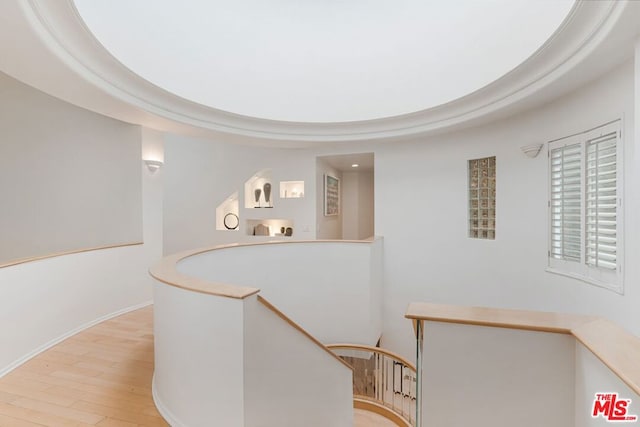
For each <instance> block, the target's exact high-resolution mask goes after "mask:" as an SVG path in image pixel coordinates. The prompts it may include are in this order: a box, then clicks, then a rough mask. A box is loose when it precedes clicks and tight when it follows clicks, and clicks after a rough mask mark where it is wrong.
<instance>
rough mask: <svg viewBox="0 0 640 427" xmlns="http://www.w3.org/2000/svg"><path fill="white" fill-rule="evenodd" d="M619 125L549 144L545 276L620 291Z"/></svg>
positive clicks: (597, 129)
mask: <svg viewBox="0 0 640 427" xmlns="http://www.w3.org/2000/svg"><path fill="white" fill-rule="evenodd" d="M620 138H621V134H620V121H615V122H611V123H609V124H607V125H604V126H601V127H598V128H596V129H592V130H590V131H587V132H584V133H581V134H577V135H573V136H570V137H567V138H562V139H560V140H556V141H553V142H550V143H549V271H551V272H555V273H559V274H564V275H568V276H570V277H575V278H578V279H581V280H583V281H586V282H589V283H592V284H595V285H598V286H603V287H606V288H609V289H613V290H615V291H618V292H622V263H621V261H622V248H623V245H622V237H623V236H624V233H623V231H622V227H623V223H622V209H620V206H622V205H621V202H622V199H621V198H620V196H621V194H622V190H621V188H622V186H621V185H622V184H621V178H622V173H621V171H622V168H621V162H622V154H621V153H622V143H621V139H620Z"/></svg>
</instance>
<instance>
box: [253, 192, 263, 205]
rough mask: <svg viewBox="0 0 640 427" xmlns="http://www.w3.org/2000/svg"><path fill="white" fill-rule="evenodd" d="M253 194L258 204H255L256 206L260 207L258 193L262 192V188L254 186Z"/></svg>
mask: <svg viewBox="0 0 640 427" xmlns="http://www.w3.org/2000/svg"><path fill="white" fill-rule="evenodd" d="M253 194H254V195H255V196H256V203H257V204H258V206H256V208H259V207H260V195H261V194H262V190H261V189H259V188H256V189H255V190H254V191H253Z"/></svg>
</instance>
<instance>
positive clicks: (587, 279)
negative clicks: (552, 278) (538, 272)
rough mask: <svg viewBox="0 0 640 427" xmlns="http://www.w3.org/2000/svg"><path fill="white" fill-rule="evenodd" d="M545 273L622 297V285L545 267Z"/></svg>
mask: <svg viewBox="0 0 640 427" xmlns="http://www.w3.org/2000/svg"><path fill="white" fill-rule="evenodd" d="M545 271H546V272H547V273H552V274H557V275H559V276H565V277H570V278H572V279H576V280H580V281H581V282H584V283H588V284H589V285H593V286H597V287H599V288H604V289H607V290H609V291H613V292H615V293H617V294H620V295H624V288H623V287H622V284H613V283H608V282H603V281H601V280H597V279H593V278H591V277H586V276H583V275H581V274H577V273H569V272H567V271H562V270H558V269H556V268H552V267H547V268H545Z"/></svg>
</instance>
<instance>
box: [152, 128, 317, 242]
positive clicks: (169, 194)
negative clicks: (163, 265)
mask: <svg viewBox="0 0 640 427" xmlns="http://www.w3.org/2000/svg"><path fill="white" fill-rule="evenodd" d="M164 169H165V171H164V172H165V178H166V180H165V203H164V240H165V247H164V251H165V254H170V253H174V252H178V251H181V250H186V249H193V248H196V247H201V246H211V245H214V244H221V243H230V242H238V241H247V242H251V241H254V242H255V241H260V240H261V238H260V237H254V236H247V233H246V230H245V227H246V221H247V220H251V219H268V218H277V219H291V220H293V228H294V231H293V239H296V240H304V239H314V238H315V236H316V233H315V198H316V191H315V185H314V182H315V158H313V157H310V156H308V155H307V153H306V152H305V151H304V150H286V149H282V150H280V149H267V148H260V147H249V146H241V145H236V144H232V143H227V142H223V141H204V140H199V139H194V138H190V137H184V136H178V135H167V136H166V151H165V167H164ZM263 169H271V170H272V179H273V182H272V183H271V184H272V189H273V190H272V198H273V205H274V207H273V208H272V209H265V208H262V209H251V208H250V209H245V208H244V203H243V201H244V199H245V198H244V184H245V182H246V181H247V180H248V179H249V178H251V177H252V176H253V175H254V174H255V173H256V172H258V171H261V170H263ZM280 181H305V197H304V198H299V199H280V198H279V182H280ZM236 191H237V192H238V196H239V200H240V212H239V217H240V230H238V231H228V230H223V231H216V207H217V206H218V205H219V204H220V203H222V202H223V201H224V200H225V198H227V197H229V196H230V195H231V194H232V193H234V192H236ZM262 240H264V239H262Z"/></svg>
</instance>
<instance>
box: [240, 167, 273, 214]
mask: <svg viewBox="0 0 640 427" xmlns="http://www.w3.org/2000/svg"><path fill="white" fill-rule="evenodd" d="M274 194H275V186H274V185H273V179H272V176H271V169H262V170H260V171H258V172H256V173H255V174H254V175H253V176H252V177H251V178H249V179H248V180H247V181H246V182H245V183H244V207H245V208H247V209H249V208H272V207H273V197H274Z"/></svg>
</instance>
